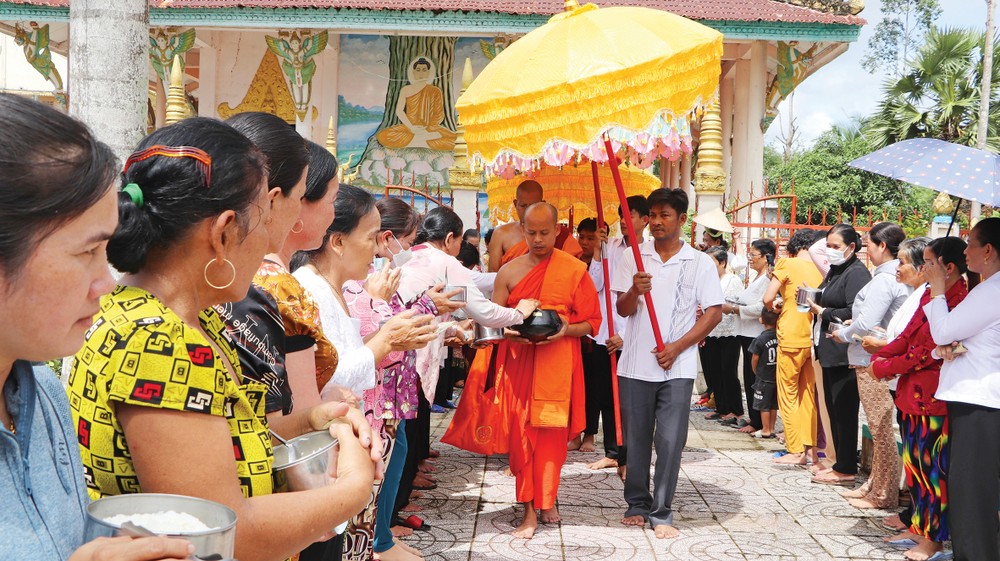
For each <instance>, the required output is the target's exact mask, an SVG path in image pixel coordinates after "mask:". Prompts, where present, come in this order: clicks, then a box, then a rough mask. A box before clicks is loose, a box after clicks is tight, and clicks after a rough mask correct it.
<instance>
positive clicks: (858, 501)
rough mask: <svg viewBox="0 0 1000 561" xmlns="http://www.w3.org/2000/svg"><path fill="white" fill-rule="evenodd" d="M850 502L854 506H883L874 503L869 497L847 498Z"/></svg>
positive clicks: (861, 507) (863, 507) (862, 507)
mask: <svg viewBox="0 0 1000 561" xmlns="http://www.w3.org/2000/svg"><path fill="white" fill-rule="evenodd" d="M847 502H848V504H850V505H851V506H853V507H854V508H860V509H866V508H882V507H881V506H879V505H877V504H875V503H873V502H872V501H870V500H868V499H864V498H862V499H847Z"/></svg>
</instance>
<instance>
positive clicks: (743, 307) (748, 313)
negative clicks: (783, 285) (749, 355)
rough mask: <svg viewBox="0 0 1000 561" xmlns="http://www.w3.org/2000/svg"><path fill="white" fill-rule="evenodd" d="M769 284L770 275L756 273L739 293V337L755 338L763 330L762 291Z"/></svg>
mask: <svg viewBox="0 0 1000 561" xmlns="http://www.w3.org/2000/svg"><path fill="white" fill-rule="evenodd" d="M770 284H771V278H770V277H768V276H767V275H758V276H757V278H755V279H753V281H752V282H751V283H750V284H749V285H747V287H746V288H745V289H743V292H742V293H740V296H739V299H740V302H742V304H740V307H739V316H740V328H739V332H738V333H737V334H738V335H739V336H740V337H752V338H756V337H757V336H758V335H760V334H761V333H763V332H764V326H763V325H761V323H760V313H761V312H763V311H764V293H765V292H767V287H768V285H770Z"/></svg>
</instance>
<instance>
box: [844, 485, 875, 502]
mask: <svg viewBox="0 0 1000 561" xmlns="http://www.w3.org/2000/svg"><path fill="white" fill-rule="evenodd" d="M867 494H868V493H867V492H866V490H865V488H864V487H858V488H857V489H851V490H850V491H844V492H843V493H841V494H840V496H841V497H844V498H845V499H863V498H865V495H867Z"/></svg>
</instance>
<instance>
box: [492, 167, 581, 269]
mask: <svg viewBox="0 0 1000 561" xmlns="http://www.w3.org/2000/svg"><path fill="white" fill-rule="evenodd" d="M540 202H545V196H544V192H543V189H542V185H541V184H540V183H539V182H537V181H535V180H534V179H526V180H524V181H522V182H521V183H520V184H519V185H518V186H517V190H516V191H515V192H514V212H515V213H516V214H517V220H518V221H517V222H511V223H509V224H503V225H500V226H497V228H496V230H494V231H493V237H491V238H490V244H489V247H488V248H487V252H488V253H489V263H488V265H489V267H488V269H489V272H491V273H495V272H497V271H499V270H500V267H502V266H503V265H506V264H507V263H509V262H510V261H511V260H512V259H514V258H515V257H520V256H522V255H524V254H526V253H528V244H527V243H525V241H524V232H523V230H522V229H521V223H522V222H523V221H524V211H525V210H527V208H528V207H529V206H531V205H533V204H535V203H540ZM555 247H556V249H561V250H563V251H565V252H566V253H569V254H570V255H573V256H574V257H577V258H579V257H580V256H581V255H583V248H582V247H580V243H579V242H577V241H576V238H574V237H573V231H572V230H571V229H570V228H564V227H562V226H559V227H558V234H557V237H556V246H555Z"/></svg>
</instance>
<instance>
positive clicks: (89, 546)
mask: <svg viewBox="0 0 1000 561" xmlns="http://www.w3.org/2000/svg"><path fill="white" fill-rule="evenodd" d="M193 554H194V546H193V545H191V542H189V541H187V540H182V539H180V538H162V537H153V538H130V537H127V536H121V537H117V538H97V539H96V540H94V541H90V542H87V543H85V544H83V545H82V546H80V548H79V549H77V550H76V551H74V552H73V554H72V555H70V556H69V561H161V560H168V559H177V560H183V559H190V558H191V555H193Z"/></svg>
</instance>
